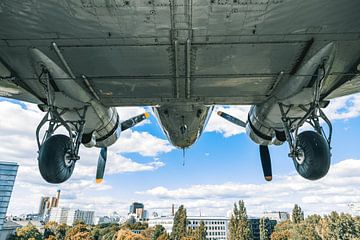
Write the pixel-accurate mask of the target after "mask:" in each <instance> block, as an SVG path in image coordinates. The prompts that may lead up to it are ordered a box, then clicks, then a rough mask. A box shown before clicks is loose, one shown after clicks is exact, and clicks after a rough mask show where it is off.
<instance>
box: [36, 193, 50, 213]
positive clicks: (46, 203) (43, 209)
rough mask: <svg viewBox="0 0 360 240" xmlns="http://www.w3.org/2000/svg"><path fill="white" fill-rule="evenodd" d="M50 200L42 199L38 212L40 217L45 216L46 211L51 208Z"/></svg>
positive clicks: (47, 198)
mask: <svg viewBox="0 0 360 240" xmlns="http://www.w3.org/2000/svg"><path fill="white" fill-rule="evenodd" d="M49 199H50V198H49V197H41V199H40V205H39V211H38V214H39V216H44V215H45V213H46V210H47V209H49V208H50V204H49Z"/></svg>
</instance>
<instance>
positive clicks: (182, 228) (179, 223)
mask: <svg viewBox="0 0 360 240" xmlns="http://www.w3.org/2000/svg"><path fill="white" fill-rule="evenodd" d="M186 222H187V220H186V209H185V208H184V206H183V205H181V206H180V207H179V209H178V210H177V211H176V213H175V217H174V225H173V228H172V233H171V239H173V240H180V239H181V238H183V237H186Z"/></svg>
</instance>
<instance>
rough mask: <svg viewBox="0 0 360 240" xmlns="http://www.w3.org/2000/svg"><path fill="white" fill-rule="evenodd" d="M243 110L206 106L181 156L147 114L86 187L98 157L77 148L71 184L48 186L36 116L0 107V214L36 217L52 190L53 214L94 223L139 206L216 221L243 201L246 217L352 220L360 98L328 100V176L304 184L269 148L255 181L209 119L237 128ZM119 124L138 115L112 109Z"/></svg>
mask: <svg viewBox="0 0 360 240" xmlns="http://www.w3.org/2000/svg"><path fill="white" fill-rule="evenodd" d="M249 108H250V106H216V108H215V110H214V112H213V114H212V115H211V118H210V121H209V123H208V125H207V127H206V129H205V131H204V133H203V135H202V136H201V138H200V139H199V141H197V142H196V143H195V144H194V145H193V146H192V147H191V148H190V149H188V150H186V155H185V158H183V155H182V154H183V153H182V151H181V150H179V149H176V148H174V147H173V146H172V145H171V144H169V142H168V141H167V140H166V137H165V135H164V134H163V132H162V129H161V128H160V126H159V125H158V123H157V120H156V119H155V117H154V115H153V114H152V115H151V117H150V118H149V119H148V120H147V121H145V122H144V123H142V124H140V125H139V126H137V127H134V128H132V129H129V130H126V131H124V132H123V133H122V135H121V136H120V139H119V140H118V141H117V142H116V143H115V144H114V145H113V146H111V147H110V148H109V153H108V162H107V166H106V171H105V179H104V182H103V183H102V184H96V183H95V172H96V164H97V158H98V154H99V149H96V148H91V149H88V148H85V147H81V149H80V156H81V159H80V160H79V161H78V162H77V163H76V167H75V170H74V173H73V175H72V177H71V179H70V180H69V181H67V182H65V183H62V184H58V185H53V184H49V183H46V182H45V181H44V180H43V179H42V178H41V176H40V173H39V170H38V166H37V146H36V139H35V129H36V127H37V125H38V123H39V122H40V120H41V118H42V117H43V115H44V113H42V112H41V111H39V110H38V108H37V106H36V105H34V104H29V103H24V102H18V101H13V100H8V99H5V98H0V116H1V117H0V142H1V144H0V161H10V162H17V163H18V164H19V165H20V166H19V170H18V175H17V178H16V183H15V186H14V190H13V194H12V198H11V202H10V205H9V209H8V215H11V214H12V215H19V214H23V213H36V212H37V211H38V207H39V203H40V198H41V196H54V195H55V193H56V190H57V189H60V190H61V200H60V206H62V207H71V208H77V209H84V210H95V212H96V213H95V214H96V215H97V216H101V215H107V214H110V213H111V212H114V211H116V212H118V213H120V214H121V215H126V214H127V212H128V208H129V205H130V204H131V203H132V202H134V201H138V202H143V203H144V204H145V208H146V209H147V210H148V211H149V213H150V214H151V213H152V212H157V213H158V214H160V215H169V214H170V213H171V205H172V204H175V206H176V207H178V206H179V205H181V204H183V205H184V206H185V207H186V208H187V211H188V215H193V216H197V215H199V214H200V213H201V215H203V216H204V215H206V216H225V215H227V214H228V213H229V211H230V210H231V209H232V207H233V204H234V202H236V201H238V200H240V199H242V200H244V202H245V204H246V207H247V211H248V214H249V215H251V216H261V214H262V213H263V212H264V211H288V212H291V209H292V208H293V206H294V204H295V203H297V204H299V205H300V206H301V207H302V209H303V210H304V212H305V214H306V215H309V214H314V213H317V214H327V213H329V212H331V211H333V210H336V211H339V212H348V213H352V214H355V212H354V211H352V210H351V209H350V208H349V206H348V205H349V204H350V203H360V188H359V186H360V142H359V138H358V136H360V127H359V126H360V94H355V95H351V96H347V97H341V98H337V99H334V100H332V101H331V103H330V105H329V106H328V107H327V108H326V110H325V112H326V113H327V115H328V117H329V118H330V119H331V121H332V123H333V128H334V132H333V142H332V166H331V168H330V171H329V173H328V175H327V176H326V177H324V178H322V179H321V180H318V181H309V180H305V179H303V178H301V177H300V176H298V175H297V173H296V171H295V168H294V166H293V163H292V160H291V159H290V158H288V157H287V154H288V146H287V144H283V145H282V146H271V147H270V152H271V156H272V164H273V175H274V177H273V181H272V182H266V181H265V180H264V178H263V174H262V170H261V163H260V159H259V153H258V146H257V145H256V144H255V143H253V142H252V141H251V140H250V139H249V137H248V136H247V135H246V133H245V132H244V129H242V128H240V127H238V126H235V125H233V124H231V123H229V122H227V121H226V120H224V119H222V118H220V117H219V116H217V115H216V111H217V110H222V111H225V112H227V113H230V114H232V115H234V116H236V117H238V118H240V119H243V120H246V119H247V113H248V110H249ZM117 110H118V113H119V116H120V118H121V119H123V120H125V119H127V118H130V117H132V116H135V115H137V114H140V113H143V112H144V111H151V110H150V108H148V107H125V108H118V109H117Z"/></svg>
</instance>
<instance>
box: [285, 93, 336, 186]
mask: <svg viewBox="0 0 360 240" xmlns="http://www.w3.org/2000/svg"><path fill="white" fill-rule="evenodd" d="M315 96H318V95H315ZM279 107H280V112H281V115H282V118H281V119H282V122H283V125H284V132H285V136H286V141H287V142H288V144H289V147H290V153H289V157H291V158H292V159H293V162H294V165H295V168H296V171H297V172H298V173H299V174H300V175H301V176H302V177H304V178H306V179H309V180H317V179H320V178H322V177H324V176H325V175H326V174H327V172H328V171H329V167H330V158H331V153H330V150H331V136H332V125H331V122H330V120H329V119H328V118H327V117H326V115H325V113H324V112H323V111H322V110H321V104H320V102H319V99H318V97H316V98H315V101H314V102H313V103H311V104H310V106H308V107H305V106H303V105H300V106H293V105H290V106H285V105H283V104H281V103H279ZM294 108H296V109H297V110H301V111H303V112H304V113H305V114H304V115H303V117H301V118H300V117H291V116H289V113H290V111H291V110H293V109H294ZM320 119H322V120H324V122H325V123H326V125H327V129H328V133H327V134H326V133H325V131H324V128H323V127H322V126H321V125H320ZM304 123H308V124H309V125H310V126H311V127H312V128H313V129H314V131H304V132H301V133H299V128H300V127H301V126H303V124H304Z"/></svg>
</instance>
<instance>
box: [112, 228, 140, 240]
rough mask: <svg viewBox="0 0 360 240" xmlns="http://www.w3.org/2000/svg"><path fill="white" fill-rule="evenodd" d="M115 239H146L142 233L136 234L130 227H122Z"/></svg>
mask: <svg viewBox="0 0 360 240" xmlns="http://www.w3.org/2000/svg"><path fill="white" fill-rule="evenodd" d="M113 239H114V240H146V239H145V238H144V237H143V236H142V235H140V234H135V233H133V232H131V231H130V230H128V229H120V230H119V231H118V232H117V234H116V235H115V236H114V238H113Z"/></svg>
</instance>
